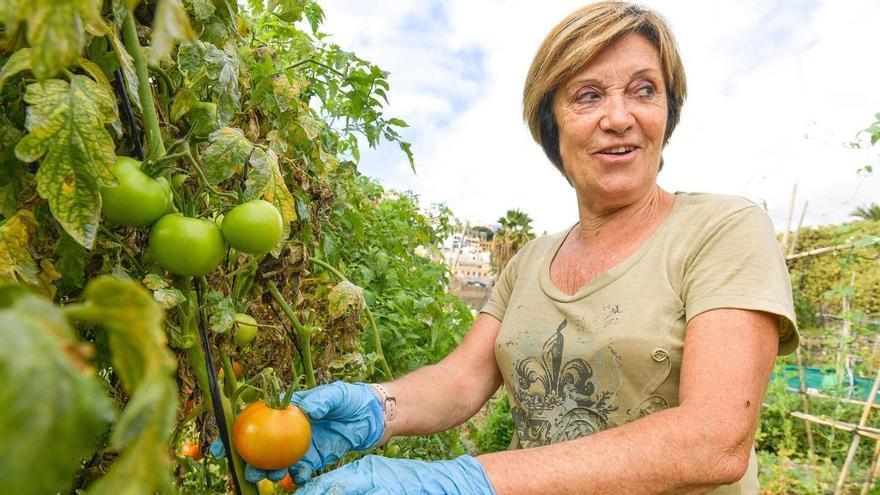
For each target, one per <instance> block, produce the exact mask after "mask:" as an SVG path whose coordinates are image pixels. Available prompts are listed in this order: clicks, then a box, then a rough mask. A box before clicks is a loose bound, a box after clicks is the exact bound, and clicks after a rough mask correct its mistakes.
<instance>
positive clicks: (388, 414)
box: [372, 383, 397, 423]
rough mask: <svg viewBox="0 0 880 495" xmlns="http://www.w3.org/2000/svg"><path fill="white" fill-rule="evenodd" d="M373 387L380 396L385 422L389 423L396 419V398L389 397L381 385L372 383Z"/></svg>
mask: <svg viewBox="0 0 880 495" xmlns="http://www.w3.org/2000/svg"><path fill="white" fill-rule="evenodd" d="M372 385H373V387H374V388H375V389H376V390H378V391H379V395H381V396H382V400H381V402H382V413H383V414H384V416H385V422H386V423H390V422H392V421H394V420H395V418H397V398H396V397H394V396H393V395H390V394H389V393H388V392H387V391H386V390H385V388H384V387H382V385H379V384H378V383H373V384H372Z"/></svg>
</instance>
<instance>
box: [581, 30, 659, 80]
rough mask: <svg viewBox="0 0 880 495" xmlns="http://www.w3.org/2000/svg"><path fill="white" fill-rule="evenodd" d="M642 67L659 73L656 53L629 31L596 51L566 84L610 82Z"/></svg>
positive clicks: (633, 72)
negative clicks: (591, 81) (590, 81)
mask: <svg viewBox="0 0 880 495" xmlns="http://www.w3.org/2000/svg"><path fill="white" fill-rule="evenodd" d="M645 69H648V70H651V71H655V72H656V75H658V76H659V75H660V74H662V68H661V66H660V54H659V53H658V51H657V48H656V47H655V46H654V44H653V43H651V41H649V40H648V39H647V38H645V37H644V36H642V35H641V34H638V33H631V34H628V35H626V36H624V37H623V38H621V39H619V40H618V41H615V42H614V43H613V44H611V45H609V46H608V47H607V48H605V49H604V50H602V51H601V52H599V54H597V55H596V57H595V58H593V60H591V61H590V62H589V63H588V64H586V65H585V66H584V67H582V68H581V69H580V70H579V71H578V72H577V73H576V74H575V75H574V77H572V78H571V80H570V81H569V83H571V82H575V81H579V80H584V79H598V80H599V81H603V82H607V83H612V82H614V81H615V80H618V79H628V78H629V77H631V76H632V75H633V74H635V73H636V72H640V71H644V70H645Z"/></svg>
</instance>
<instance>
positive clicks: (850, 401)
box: [788, 387, 880, 412]
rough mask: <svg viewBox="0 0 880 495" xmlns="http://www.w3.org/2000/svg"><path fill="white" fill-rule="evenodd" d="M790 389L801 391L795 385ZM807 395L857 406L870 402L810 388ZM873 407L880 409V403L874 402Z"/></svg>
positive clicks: (789, 388)
mask: <svg viewBox="0 0 880 495" xmlns="http://www.w3.org/2000/svg"><path fill="white" fill-rule="evenodd" d="M788 390H791V391H792V392H799V391H800V390H798V389H796V388H793V387H788ZM807 395H809V396H810V397H813V398H816V399H826V400H833V401H837V402H843V403H846V404H854V405H857V406H864V405H865V404H868V402H866V401H863V400H857V399H847V398H846V397H834V396H831V395H825V394H823V393H820V392H814V391H811V390H809V389H808V390H807ZM871 407H873V408H875V409H880V404H877V403H874V404H871ZM804 412H807V411H804Z"/></svg>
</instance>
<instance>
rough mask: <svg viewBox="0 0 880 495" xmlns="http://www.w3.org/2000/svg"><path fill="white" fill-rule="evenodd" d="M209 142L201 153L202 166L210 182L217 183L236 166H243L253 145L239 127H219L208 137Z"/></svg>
mask: <svg viewBox="0 0 880 495" xmlns="http://www.w3.org/2000/svg"><path fill="white" fill-rule="evenodd" d="M208 139H209V140H210V141H211V144H209V145H208V147H207V148H206V149H205V153H204V155H202V167H203V169H204V171H205V176H206V177H207V179H208V182H210V183H211V184H219V183H221V182H223V181H224V180H226V179H228V178H230V177H232V174H234V173H235V169H236V167H241V166H244V164H245V162H246V161H247V159H248V156H249V155H250V153H251V150H252V149H254V145H253V144H252V143H251V142H250V141H248V139H247V138H246V137H244V133H243V132H242V131H241V129H234V128H232V127H221V128H220V129H217V130H216V131H214V132H212V133H211V135H210V136H209V137H208Z"/></svg>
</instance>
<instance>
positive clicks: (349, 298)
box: [327, 280, 367, 319]
mask: <svg viewBox="0 0 880 495" xmlns="http://www.w3.org/2000/svg"><path fill="white" fill-rule="evenodd" d="M327 303H328V305H327V311H328V312H329V313H330V318H333V319H336V318H339V317H341V316H353V317H355V318H357V317H359V316H360V314H361V311H363V309H364V308H365V307H366V305H367V303H366V301H364V289H362V288H360V287H358V286H357V285H354V284H353V283H351V282H349V281H347V280H343V281H342V282H339V283H338V284H336V285H334V286H333V288H332V289H330V293H329V294H328V295H327Z"/></svg>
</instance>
